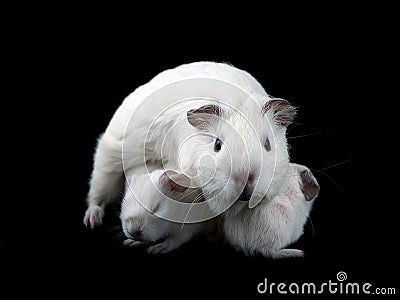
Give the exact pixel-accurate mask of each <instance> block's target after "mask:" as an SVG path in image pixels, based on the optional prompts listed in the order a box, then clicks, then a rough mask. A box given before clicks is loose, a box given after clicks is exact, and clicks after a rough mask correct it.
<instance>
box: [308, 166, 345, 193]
mask: <svg viewBox="0 0 400 300" xmlns="http://www.w3.org/2000/svg"><path fill="white" fill-rule="evenodd" d="M310 169H311V168H310ZM313 172H314V171H313ZM314 173H321V174H322V175H324V176H326V177H327V178H328V179H329V180H330V181H332V183H333V184H334V185H335V186H336V187H337V188H338V189H339V190H340V186H339V185H338V184H337V183H336V181H335V180H333V178H332V177H331V176H329V175H328V174H326V173H325V172H322V171H321V170H320V171H315V172H314Z"/></svg>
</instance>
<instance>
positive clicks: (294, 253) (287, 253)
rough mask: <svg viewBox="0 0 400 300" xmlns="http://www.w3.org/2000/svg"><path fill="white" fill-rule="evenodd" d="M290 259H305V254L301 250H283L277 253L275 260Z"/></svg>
mask: <svg viewBox="0 0 400 300" xmlns="http://www.w3.org/2000/svg"><path fill="white" fill-rule="evenodd" d="M290 257H304V252H303V251H301V250H299V249H282V250H279V251H277V252H276V253H275V255H274V258H275V259H284V258H290Z"/></svg>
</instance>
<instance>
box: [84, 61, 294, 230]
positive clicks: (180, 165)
mask: <svg viewBox="0 0 400 300" xmlns="http://www.w3.org/2000/svg"><path fill="white" fill-rule="evenodd" d="M294 114H295V110H294V108H293V107H292V106H290V105H289V103H288V102H287V101H285V100H281V99H275V98H272V97H270V96H269V95H268V94H267V93H266V92H265V90H264V89H263V88H262V86H261V85H260V84H259V83H258V82H257V80H256V79H255V78H254V77H252V76H251V75H250V74H249V73H247V72H245V71H243V70H240V69H237V68H235V67H233V66H231V65H227V64H223V63H214V62H196V63H191V64H186V65H181V66H179V67H177V68H175V69H171V70H167V71H164V72H162V73H160V74H159V75H157V76H156V77H154V78H153V79H152V80H151V81H150V82H148V83H147V84H144V85H143V86H141V87H139V88H137V89H136V90H135V91H134V92H133V93H132V94H130V95H129V96H128V97H127V98H126V99H125V100H124V102H123V103H122V104H121V106H120V107H119V108H118V110H117V111H116V113H115V114H114V116H113V118H112V120H111V122H110V123H109V125H108V127H107V129H106V131H105V132H104V134H103V135H102V136H101V137H100V139H99V142H98V145H97V149H96V153H95V158H94V168H93V172H92V176H91V182H90V190H89V194H88V204H89V207H88V210H87V211H86V215H85V218H84V223H85V224H86V225H89V224H90V226H91V227H94V226H96V225H99V224H101V219H102V217H103V215H104V207H105V206H106V205H107V204H108V203H110V201H112V199H114V198H115V196H116V195H119V194H120V193H121V191H122V190H123V182H124V180H123V179H124V171H125V172H129V170H130V169H133V168H136V167H138V166H143V165H145V164H147V163H149V162H155V163H160V165H162V166H163V167H164V168H168V167H170V168H173V169H178V170H179V172H180V173H183V174H186V175H187V176H189V177H190V178H191V182H192V184H193V187H198V188H201V190H202V192H203V195H204V198H205V200H207V201H206V202H205V203H206V205H208V207H209V208H210V212H211V213H210V215H209V216H207V217H206V218H212V217H213V216H215V215H218V214H220V213H222V212H224V211H225V210H226V209H228V208H229V207H230V206H231V205H232V204H233V203H234V202H235V201H236V200H237V199H238V198H241V199H244V200H249V199H250V202H249V206H250V207H253V206H255V205H256V204H257V203H258V202H259V201H261V199H267V200H269V199H272V198H273V197H274V196H275V195H276V194H277V193H278V191H279V189H280V186H281V184H282V178H284V176H285V172H286V171H287V165H288V163H289V159H288V150H287V141H286V128H287V126H288V125H289V124H290V123H291V122H292V120H293V117H294ZM199 211H201V210H199ZM201 218H204V216H202V217H201ZM201 218H200V217H198V218H196V217H195V216H194V217H192V220H189V221H191V222H196V221H201Z"/></svg>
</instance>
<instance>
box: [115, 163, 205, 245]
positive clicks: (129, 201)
mask: <svg viewBox="0 0 400 300" xmlns="http://www.w3.org/2000/svg"><path fill="white" fill-rule="evenodd" d="M189 184H190V179H189V178H188V177H187V176H185V175H183V174H178V173H177V172H175V171H171V170H169V171H164V170H155V171H152V172H151V173H150V174H148V173H144V174H140V175H137V174H134V175H131V176H130V177H128V178H127V188H126V192H125V196H124V199H123V202H122V207H121V214H120V218H121V221H122V228H123V232H124V234H125V235H126V237H128V239H127V240H125V241H124V245H127V246H132V247H133V246H139V245H146V246H149V245H151V246H149V247H148V249H147V252H148V253H167V252H170V251H172V250H174V249H176V248H178V247H179V246H181V245H182V244H184V243H186V242H187V241H189V240H190V239H191V238H192V237H193V236H195V235H198V234H200V233H205V232H206V230H207V226H208V225H209V224H210V222H202V223H192V224H186V223H185V224H181V223H176V222H172V221H168V220H166V219H164V218H162V217H160V216H163V215H168V212H167V211H168V210H171V209H173V207H172V206H171V205H170V204H171V202H170V201H171V199H172V200H175V201H180V202H188V203H189V202H198V200H201V199H202V196H201V192H200V190H199V189H192V188H187V187H188V186H189Z"/></svg>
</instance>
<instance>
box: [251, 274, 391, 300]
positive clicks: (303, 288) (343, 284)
mask: <svg viewBox="0 0 400 300" xmlns="http://www.w3.org/2000/svg"><path fill="white" fill-rule="evenodd" d="M346 280H347V274H346V273H345V272H342V271H341V272H338V273H337V274H336V280H329V281H327V282H323V283H319V284H315V283H312V282H305V283H296V282H292V283H287V282H278V283H277V282H269V281H268V279H267V278H265V279H264V281H262V282H260V283H259V284H258V285H257V292H258V293H260V294H282V295H284V294H295V295H296V294H298V295H313V294H339V295H352V294H354V295H359V294H367V295H369V294H371V295H396V289H395V288H393V287H392V288H384V287H374V286H373V284H371V283H369V282H363V283H355V282H349V281H346Z"/></svg>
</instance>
